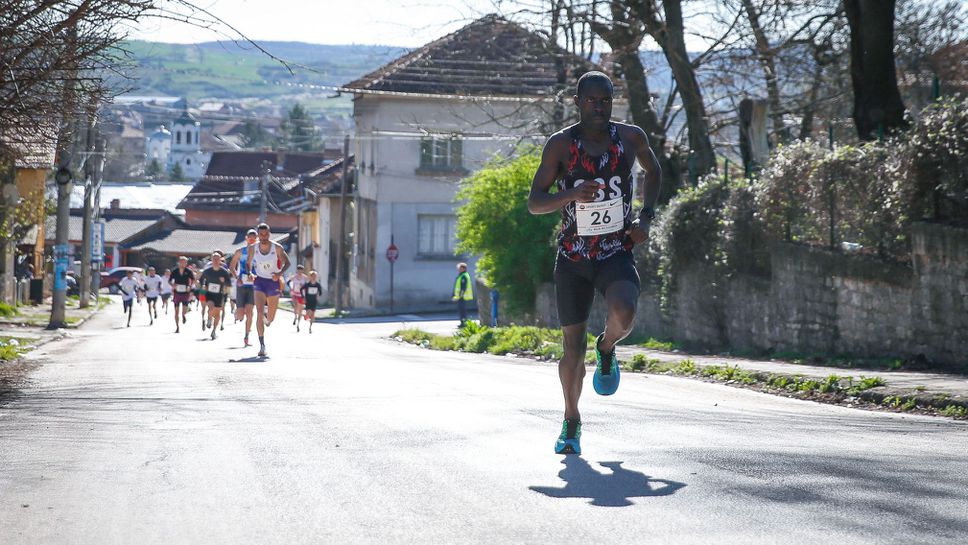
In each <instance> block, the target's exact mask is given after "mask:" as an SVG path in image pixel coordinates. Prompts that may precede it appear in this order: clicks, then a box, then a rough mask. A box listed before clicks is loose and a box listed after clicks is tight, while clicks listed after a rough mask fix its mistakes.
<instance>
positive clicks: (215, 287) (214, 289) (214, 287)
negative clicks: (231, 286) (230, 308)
mask: <svg viewBox="0 0 968 545" xmlns="http://www.w3.org/2000/svg"><path fill="white" fill-rule="evenodd" d="M221 291H222V285H221V284H209V285H208V292H209V293H220V292H221Z"/></svg>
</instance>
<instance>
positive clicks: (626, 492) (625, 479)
mask: <svg viewBox="0 0 968 545" xmlns="http://www.w3.org/2000/svg"><path fill="white" fill-rule="evenodd" d="M561 463H563V464H564V465H565V469H562V470H561V471H560V472H559V473H558V476H559V477H561V479H562V480H563V481H565V486H563V487H561V488H554V487H550V486H529V487H528V488H529V489H531V490H533V491H535V492H539V493H541V494H544V495H545V496H548V497H551V498H589V499H590V500H591V501H590V502H589V503H591V504H592V505H598V506H603V507H627V506H629V505H632V501H630V498H644V497H647V496H669V495H671V494H675V493H676V492H677V491H678V490H679V489H680V488H682V487H684V486H686V485H685V483H680V482H676V481H668V480H665V479H653V478H651V477H649V476H648V475H646V474H644V473H640V472H638V471H631V470H628V469H625V468H624V467H622V462H599V465H601V466H603V467H606V468H608V469H610V470H611V473H599V472H598V471H596V470H595V469H594V468H593V467H592V466H591V464H589V463H588V462H586V461H585V460H584V459H583V458H581V457H579V456H567V457H565V459H564V460H563V461H562V462H561ZM656 485H658V486H656Z"/></svg>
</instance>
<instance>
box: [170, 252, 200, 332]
mask: <svg viewBox="0 0 968 545" xmlns="http://www.w3.org/2000/svg"><path fill="white" fill-rule="evenodd" d="M194 284H195V274H194V273H192V270H191V269H189V268H188V258H187V257H185V256H181V257H179V258H178V267H176V268H175V270H173V271H171V286H172V288H173V289H174V292H175V296H174V297H173V298H172V304H173V305H174V306H175V333H178V332H179V331H180V329H179V325H180V324H179V323H178V308H179V307H181V311H182V312H181V323H183V324H184V323H185V321H186V320H187V319H186V318H185V313H187V312H188V305H189V303H190V301H191V294H192V286H193V285H194Z"/></svg>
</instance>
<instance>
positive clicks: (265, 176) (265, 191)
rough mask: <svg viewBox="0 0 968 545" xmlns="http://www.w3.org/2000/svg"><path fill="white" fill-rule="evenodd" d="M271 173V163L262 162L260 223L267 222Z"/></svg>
mask: <svg viewBox="0 0 968 545" xmlns="http://www.w3.org/2000/svg"><path fill="white" fill-rule="evenodd" d="M271 172H272V171H271V170H270V169H269V161H262V201H261V203H260V204H259V223H265V221H266V206H267V201H268V200H269V176H270V175H271Z"/></svg>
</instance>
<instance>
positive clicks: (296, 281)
mask: <svg viewBox="0 0 968 545" xmlns="http://www.w3.org/2000/svg"><path fill="white" fill-rule="evenodd" d="M304 271H305V267H303V266H302V265H296V274H294V275H292V276H290V277H289V295H290V296H291V297H292V313H293V318H292V325H294V326H296V333H298V332H299V318H301V317H302V311H303V307H304V306H305V304H306V298H305V297H304V296H303V292H302V287H303V285H304V284H305V283H306V280H307V278H306V273H305V272H304Z"/></svg>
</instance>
